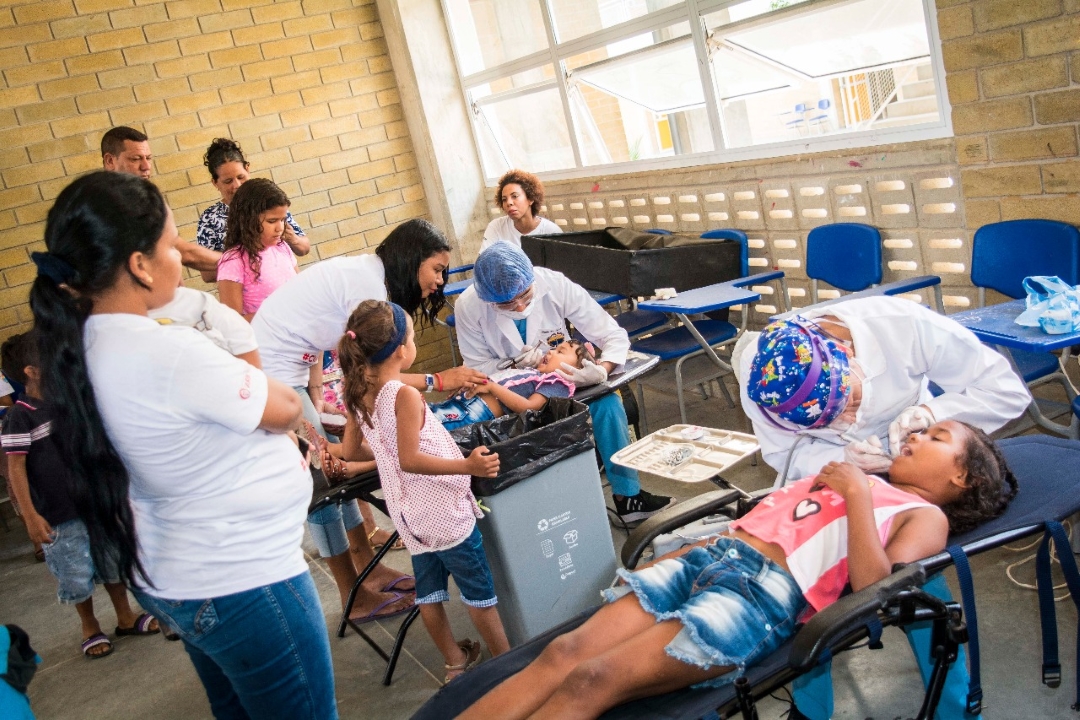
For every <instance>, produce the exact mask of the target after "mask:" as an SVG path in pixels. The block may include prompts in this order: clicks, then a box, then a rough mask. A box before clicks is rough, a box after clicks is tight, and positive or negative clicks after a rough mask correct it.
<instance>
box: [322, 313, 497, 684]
mask: <svg viewBox="0 0 1080 720" xmlns="http://www.w3.org/2000/svg"><path fill="white" fill-rule="evenodd" d="M346 328H347V329H346V332H345V335H344V337H342V338H341V343H340V345H339V346H338V359H339V361H340V362H341V369H342V371H343V373H344V375H345V407H346V409H347V410H348V424H347V425H346V428H345V437H344V445H345V447H344V454H345V457H346V458H348V459H352V460H370V459H372V456H374V459H375V462H376V463H377V465H378V467H379V477H380V480H381V483H382V488H383V493H384V495H385V497H386V507H387V511H388V513H389V515H390V519H391V520H393V522H394V527H396V528H397V530H398V533H399V534H400V536H401V539H402V540H403V541H404V543H405V547H406V548H407V549H408V550H409V552H410V553H411V554H412V561H413V574H414V575H415V576H416V604H417V605H419V606H420V617H421V618H423V620H424V625H425V627H426V628H427V630H428V633H430V634H431V637H432V639H433V640H434V641H435V644H436V645H437V646H438V648H439V651H440V652H442V654H443V657H444V658H445V659H446V682H449V681H450V680H452V679H453V678H455V677H457V676H458V675H460V674H462V673H463V672H465V671H466V670H468V669H470V668H471V667H473V666H474V665H476V664H477V663H478V662H479V661H480V657H481V648H480V643H479V642H474V641H472V640H468V639H465V640H461V641H458V640H456V639H455V638H454V635H453V632H452V630H451V628H450V623H449V621H448V619H447V616H446V611H445V609H444V608H443V603H444V602H446V601H447V600H449V599H450V595H449V594H448V592H447V579H448V578H449V577H450V576H451V575H452V576H453V577H454V582H455V583H456V584H457V586H458V589H459V590H460V591H461V599H462V602H464V603H465V605H466V606H467V607H468V609H469V617H470V618H471V619H472V621H473V624H474V625H475V626H476V629H477V630H478V631H479V632H480V635H481V637H482V638H483V639H484V642H486V643H487V646H488V649H489V650H490V652H491V654H492V655H493V656H494V655H499V654H501V653H503V652H506V650H508V649H509V643H508V642H507V640H506V632H505V631H504V629H503V625H502V620H501V619H500V618H499V612H498V609H497V607H496V603H497V598H496V597H495V587H494V583H493V581H492V578H491V569H490V567H489V566H488V561H487V556H486V555H485V554H484V546H483V544H482V539H481V536H480V530H479V529H478V528H477V527H476V518H478V517H482V516H483V515H482V513H481V511H480V508H479V506H478V505H477V503H476V498H474V497H473V494H472V489H471V486H470V485H471V481H470V477H471V476H473V475H476V476H479V477H494V476H495V475H497V474H498V472H499V456H498V455H496V454H494V453H491V452H489V451H488V449H487V448H485V447H478V448H476V449H475V450H473V451H472V452H471V453H470V454H469V457H467V458H466V457H463V456H462V454H461V450H459V449H458V447H457V445H456V444H454V441H453V439H452V438H451V437H450V434H449V433H448V432H447V431H446V429H445V428H443V426H442V425H441V424H440V423H439V422H438V420H436V419H435V417H434V415H432V413H431V410H430V409H429V408H428V406H427V403H425V402H424V399H423V397H422V396H421V395H420V392H419V391H417V390H416V389H414V388H411V387H409V386H408V385H405V384H404V383H403V382H402V381H401V374H402V372H404V371H405V370H406V369H408V368H409V366H410V365H412V364H413V361H415V360H416V344H415V342H414V331H413V323H412V319H411V318H409V317H408V315H407V314H406V313H405V311H404V310H403V309H402V308H401V307H400V306H398V305H395V304H394V303H388V302H382V301H379V300H366V301H364V302H362V303H360V305H358V306H357V308H356V310H354V311H353V313H352V316H351V317H350V318H349V322H348V324H347V326H346ZM365 439H366V440H367V442H366V443H363V441H364V440H365Z"/></svg>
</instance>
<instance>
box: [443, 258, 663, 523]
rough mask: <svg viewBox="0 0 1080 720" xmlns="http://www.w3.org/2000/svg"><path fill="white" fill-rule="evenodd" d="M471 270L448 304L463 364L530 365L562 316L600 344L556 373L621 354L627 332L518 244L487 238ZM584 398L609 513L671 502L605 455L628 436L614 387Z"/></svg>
mask: <svg viewBox="0 0 1080 720" xmlns="http://www.w3.org/2000/svg"><path fill="white" fill-rule="evenodd" d="M473 276H474V278H475V282H474V283H473V285H472V286H471V287H469V288H468V289H467V290H465V292H463V293H462V294H461V297H460V298H459V299H458V301H457V304H456V305H455V306H454V317H455V325H456V327H457V334H458V345H459V346H460V348H461V357H462V360H463V361H464V363H465V365H466V367H469V368H471V369H473V370H478V371H480V372H483V373H489V374H490V373H493V372H495V371H496V370H499V369H501V368H502V367H506V365H507V361H508V360H514V361H515V363H516V365H517V366H518V367H526V366H527V367H535V366H536V364H537V363H538V362H540V359H541V358H542V357H543V355H544V353H545V352H547V350H548V348H553V347H555V346H556V345H558V344H559V343H561V342H563V341H564V340H569V339H570V336H569V332H568V330H567V326H566V323H567V321H569V322H570V323H571V324H573V326H574V328H576V329H577V331H578V332H580V333H581V334H582V335H583V336H584V337H585V338H586V339H587V340H589V341H591V342H592V343H594V344H595V345H597V346H599V347H600V348H601V349H602V350H603V353H602V355H601V358H600V362H599V363H596V364H594V363H591V362H588V361H586V362H585V366H584V367H582V368H574V367H571V366H569V365H564V366H563V367H564V373H565V375H564V376H565V377H566V379H567V380H570V381H572V382H573V383H574V384H575V385H576V386H577V387H588V386H590V385H596V384H598V383H601V382H604V381H605V380H607V377H608V374H609V373H611V372H614V371H615V370H617V369H618V368H619V367H620V366H622V365H623V363H625V362H626V355H627V353H628V352H629V350H630V339H629V337H628V336H627V334H626V331H625V330H623V329H622V328H621V327H619V325H618V323H616V322H615V319H614V318H612V317H611V316H610V315H608V314H607V313H606V312H605V311H604V309H603V308H602V307H600V305H599V304H597V302H596V301H595V300H593V298H592V297H591V296H590V295H589V293H588V291H587V290H585V288H583V287H581V286H580V285H578V284H576V283H574V282H571V281H570V280H568V279H567V278H566V276H565V275H563V274H562V273H560V272H556V271H554V270H548V269H547V268H534V267H533V266H532V262H530V261H529V258H528V257H527V256H526V255H525V253H524V252H523V251H522V250H521V248H518V247H515V246H514V245H511V244H510V243H508V242H502V241H499V242H495V243H493V244H492V245H491V246H490V247H488V248H487V249H486V250H484V251H482V252H481V253H480V256H479V257H477V258H476V265H475V266H474V267H473ZM587 404H588V406H589V412H590V414H591V415H592V418H593V433H594V434H595V436H596V447H597V450H598V451H599V452H600V458H601V460H602V461H603V463H604V468H605V470H606V472H607V477H608V481H609V482H610V483H611V490H612V494H613V496H614V500H615V511H616V513H618V515H619V516H620V517H621V518H622V519H623V521H624V522H636V521H638V520H644V519H645V518H647V517H649V516H650V515H653V514H655V513H656V512H659V511H660V510H662V509H663V508H665V507H667V506H668V505H670V504H672V503H673V502H674V500H673V499H672V498H669V497H663V496H659V495H653V494H651V493H648V492H645V491H644V490H642V489H641V484H640V482H639V480H638V475H637V472H636V471H634V470H629V469H627V468H624V467H620V466H618V465H615V464H613V463H612V462H611V456H612V455H614V454H615V453H616V452H618V451H619V450H621V449H622V448H624V447H626V446H627V445H629V444H630V432H629V427H628V423H627V419H626V411H625V410H624V409H623V406H622V402H621V401H620V399H619V397H618V395H617V394H616V393H609V394H607V395H605V396H603V397H600V398H597V399H596V400H593V401H591V402H589V403H587Z"/></svg>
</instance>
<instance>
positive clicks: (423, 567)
mask: <svg viewBox="0 0 1080 720" xmlns="http://www.w3.org/2000/svg"><path fill="white" fill-rule="evenodd" d="M412 566H413V575H415V576H416V604H417V605H423V604H425V603H429V604H430V603H441V602H447V601H448V600H450V593H448V592H447V590H446V579H447V578H448V577H450V576H451V575H453V576H454V582H455V583H457V586H458V590H460V591H461V601H462V602H463V603H465V604H466V605H469V606H471V607H477V608H485V607H492V606H493V605H496V604H497V603H498V598H497V597H495V582H494V581H493V580H492V578H491V567H490V566H488V561H487V555H485V554H484V540H483V537H482V536H481V535H480V528H478V527H476V526H475V525H474V526H473V531H472V532H471V533H469V536H468V537H467V538H465V539H464V540H462V541H461V542H459V543H458V544H457V545H455V546H454V547H452V548H448V549H446V550H436V551H435V552H426V553H420V554H418V555H413V556H412Z"/></svg>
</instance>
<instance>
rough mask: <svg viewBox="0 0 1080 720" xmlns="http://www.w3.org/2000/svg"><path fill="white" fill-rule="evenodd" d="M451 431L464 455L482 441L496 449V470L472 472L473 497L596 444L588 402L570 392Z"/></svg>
mask: <svg viewBox="0 0 1080 720" xmlns="http://www.w3.org/2000/svg"><path fill="white" fill-rule="evenodd" d="M450 435H451V436H452V437H453V438H454V442H456V443H457V444H458V447H459V448H461V452H462V453H464V454H465V455H466V456H467V455H468V454H469V453H470V452H472V451H473V449H474V448H477V447H480V446H481V445H485V446H487V447H488V449H490V450H491V451H492V452H496V453H498V454H499V468H500V470H501V472H500V473H499V474H498V475H496V476H495V477H493V478H478V477H473V479H472V490H473V494H474V495H476V496H477V497H489V496H491V495H496V494H498V493H500V492H502V491H503V490H505V489H507V488H508V487H511V486H512V485H516V484H517V483H519V482H521V481H522V480H526V479H528V478H530V477H532V476H533V475H536V474H538V473H539V472H540V471H541V470H545V469H547V468H549V467H551V466H552V465H554V464H555V463H557V462H560V461H562V460H565V459H566V458H568V457H573V456H574V455H577V454H579V453H583V452H586V451H588V450H592V449H593V448H594V447H596V442H595V441H594V440H593V429H592V417H591V416H590V415H589V408H587V407H585V405H583V404H582V403H579V402H577V401H576V400H571V399H569V398H550V399H549V400H548V401H547V403H546V404H545V405H544V407H542V408H540V409H539V410H526V411H525V412H523V413H519V414H517V415H503V416H502V417H500V418H495V419H494V420H488V421H487V422H482V423H475V424H473V425H466V426H464V427H460V428H457V429H456V430H452V431H451V432H450Z"/></svg>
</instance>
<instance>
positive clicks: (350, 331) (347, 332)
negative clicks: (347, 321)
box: [345, 330, 356, 340]
mask: <svg viewBox="0 0 1080 720" xmlns="http://www.w3.org/2000/svg"><path fill="white" fill-rule="evenodd" d="M345 334H346V335H348V336H349V337H351V338H352V339H353V340H355V339H356V333H354V332H353V331H352V330H346V331H345Z"/></svg>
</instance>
